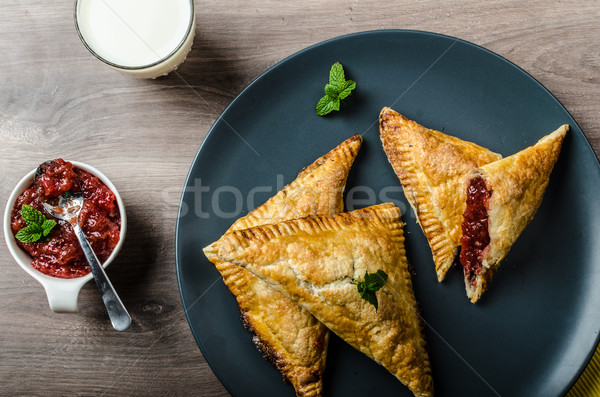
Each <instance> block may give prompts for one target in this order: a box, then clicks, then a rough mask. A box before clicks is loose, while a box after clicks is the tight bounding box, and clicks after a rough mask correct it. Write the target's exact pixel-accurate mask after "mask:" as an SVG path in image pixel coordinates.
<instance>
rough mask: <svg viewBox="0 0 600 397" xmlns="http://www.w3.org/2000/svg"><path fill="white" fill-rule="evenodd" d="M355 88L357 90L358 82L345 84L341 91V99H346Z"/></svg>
mask: <svg viewBox="0 0 600 397" xmlns="http://www.w3.org/2000/svg"><path fill="white" fill-rule="evenodd" d="M355 88H356V81H353V80H348V81H346V82H345V83H344V85H343V86H342V89H341V90H340V93H339V97H340V99H344V98H346V97H347V96H348V95H350V93H351V92H352V90H353V89H355Z"/></svg>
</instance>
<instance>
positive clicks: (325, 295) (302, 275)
mask: <svg viewBox="0 0 600 397" xmlns="http://www.w3.org/2000/svg"><path fill="white" fill-rule="evenodd" d="M402 226H403V224H402V221H401V220H400V210H399V209H398V208H397V207H396V206H394V205H393V204H389V203H388V204H381V205H377V206H373V207H369V208H365V209H362V210H356V211H353V212H349V213H342V214H337V215H330V216H318V217H308V218H304V219H295V220H290V221H285V222H281V223H277V224H269V225H264V226H260V227H255V228H250V229H245V230H239V231H233V232H230V233H227V234H225V235H224V236H223V238H221V239H220V240H219V241H218V242H217V243H215V244H213V245H211V246H210V247H208V248H207V249H206V251H205V253H206V255H207V257H208V258H210V259H211V260H215V258H218V259H220V260H226V261H229V262H231V263H235V264H236V265H239V266H242V267H245V268H246V269H248V270H250V271H251V272H253V273H254V274H256V275H257V276H259V277H261V278H262V279H264V280H265V281H267V282H268V283H269V284H270V285H272V286H273V287H274V288H276V289H277V290H279V291H281V292H282V293H283V294H286V296H288V297H290V299H292V300H294V301H297V302H298V303H299V304H300V305H301V306H303V307H304V308H306V309H307V310H309V311H310V312H311V313H312V314H314V315H315V317H316V318H317V319H318V320H319V321H321V322H322V323H323V324H325V325H326V326H327V327H328V328H329V329H331V330H332V331H333V332H335V333H336V334H337V335H339V336H340V337H341V338H342V339H344V340H345V341H346V342H348V343H349V344H350V345H351V346H353V347H354V348H356V349H358V350H360V351H361V352H363V353H364V354H366V355H367V356H369V357H371V358H372V359H373V360H375V361H376V362H378V363H379V364H381V365H383V366H384V367H385V368H386V369H388V370H389V371H390V372H391V373H392V374H394V375H395V376H396V377H397V378H398V379H399V380H400V381H401V382H402V383H403V384H405V385H406V386H408V388H409V389H410V390H411V391H412V392H413V393H414V394H415V395H416V396H432V395H433V383H432V377H431V368H430V363H429V358H428V354H427V350H426V343H425V339H424V336H423V329H422V322H421V318H420V316H419V314H418V309H417V303H416V301H415V297H414V294H413V290H412V282H411V277H410V274H409V271H408V263H407V260H406V256H405V251H404V236H403V232H402ZM379 269H381V270H383V271H385V272H386V273H387V275H388V281H387V283H386V284H385V285H384V286H383V287H382V288H381V289H380V290H379V291H377V292H376V296H377V299H378V303H379V308H378V309H377V310H375V307H374V306H373V305H372V304H370V303H368V302H367V301H366V300H364V299H362V298H361V296H360V294H359V292H358V289H357V285H355V284H354V283H353V280H355V279H361V278H363V277H364V276H365V272H367V271H368V272H369V273H375V272H376V271H377V270H379Z"/></svg>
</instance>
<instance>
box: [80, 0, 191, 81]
mask: <svg viewBox="0 0 600 397" xmlns="http://www.w3.org/2000/svg"><path fill="white" fill-rule="evenodd" d="M75 7H76V9H75V20H76V25H77V28H78V31H79V35H80V37H81V40H82V41H83V43H84V44H85V45H86V47H87V48H88V49H89V50H90V51H91V52H92V53H93V54H94V55H96V57H98V58H99V59H101V60H102V61H104V62H106V63H108V64H109V65H111V66H113V67H114V68H116V69H118V70H120V71H122V72H125V73H128V74H133V75H136V76H140V77H151V78H154V77H157V76H160V75H164V74H167V73H169V72H170V71H172V70H174V69H176V68H177V66H179V64H180V63H181V62H183V60H184V59H185V57H186V56H187V54H188V52H189V50H190V48H191V45H192V42H193V38H194V30H195V18H194V5H193V0H78V1H77V2H76V6H75Z"/></svg>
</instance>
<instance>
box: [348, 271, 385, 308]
mask: <svg viewBox="0 0 600 397" xmlns="http://www.w3.org/2000/svg"><path fill="white" fill-rule="evenodd" d="M387 279H388V275H387V274H386V273H385V272H384V271H383V270H381V269H379V270H377V271H376V272H375V273H369V272H368V271H367V272H365V278H364V279H363V280H360V279H354V280H352V282H353V283H354V284H356V288H357V289H358V293H359V294H360V297H361V298H363V299H364V300H366V301H367V302H369V303H370V304H372V305H373V306H375V310H377V309H378V308H379V303H378V302H377V295H376V294H375V292H377V291H379V290H380V289H381V288H382V287H383V286H384V285H385V283H386V282H387Z"/></svg>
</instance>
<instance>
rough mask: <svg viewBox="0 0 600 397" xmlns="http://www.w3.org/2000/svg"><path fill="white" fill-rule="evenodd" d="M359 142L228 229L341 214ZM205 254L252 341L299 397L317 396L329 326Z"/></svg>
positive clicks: (324, 161) (321, 162) (351, 143)
mask: <svg viewBox="0 0 600 397" xmlns="http://www.w3.org/2000/svg"><path fill="white" fill-rule="evenodd" d="M361 143H362V139H361V137H360V136H358V135H355V136H353V137H352V138H350V139H347V140H346V141H344V142H342V143H341V144H340V145H338V146H337V147H336V148H334V149H333V150H331V151H330V152H329V153H327V154H326V155H324V156H322V157H320V158H319V159H317V160H316V161H315V162H314V163H312V164H311V165H309V166H308V167H306V168H305V169H303V170H302V171H301V172H300V173H299V175H298V177H297V178H296V180H294V181H293V182H292V183H290V184H289V185H287V186H286V187H284V188H283V189H282V190H281V191H279V192H278V193H277V194H276V195H275V196H273V197H271V198H270V199H269V200H268V201H267V202H266V203H264V204H263V205H261V206H260V207H258V208H256V209H254V210H253V211H252V212H250V213H249V214H248V215H246V216H245V217H243V218H240V219H238V220H237V221H236V222H235V223H234V224H233V225H232V226H231V227H230V229H229V230H228V231H235V230H242V229H246V228H249V227H256V226H261V225H265V224H268V223H273V222H279V221H282V220H287V219H294V218H302V217H306V216H309V215H322V214H334V213H338V212H341V211H342V210H343V201H342V193H343V190H344V186H345V184H346V179H347V176H348V172H349V170H350V167H351V166H352V163H353V161H354V158H355V157H356V154H357V153H358V150H359V149H360V146H361ZM214 244H217V243H214ZM214 244H213V245H214ZM207 250H210V247H207V248H205V252H209V251H207ZM207 256H208V255H207ZM208 258H209V260H211V262H213V263H214V264H215V266H216V267H217V269H218V270H219V272H220V273H221V275H222V276H223V280H224V282H225V284H226V285H227V287H228V288H229V290H230V291H231V292H232V293H233V295H235V297H236V299H237V302H238V305H239V307H240V312H241V315H242V320H243V323H244V325H245V326H246V328H247V329H249V330H250V331H251V332H253V333H254V337H253V341H254V344H255V345H256V347H257V348H258V349H259V350H260V351H261V353H262V354H263V356H264V357H265V358H267V359H268V360H269V361H271V362H272V363H274V364H275V365H276V366H277V368H278V369H279V370H280V372H281V373H282V375H283V376H284V378H285V379H286V380H288V381H289V382H290V383H291V384H292V386H293V387H294V389H295V390H296V394H297V395H298V396H306V397H312V396H321V395H322V389H323V383H322V375H323V371H324V369H325V361H326V355H327V343H328V340H329V332H328V330H327V328H326V327H325V326H324V325H323V324H321V323H320V322H319V321H317V320H316V319H315V318H314V317H313V316H312V315H311V314H310V313H309V312H308V311H306V310H305V309H303V308H301V307H300V306H298V305H297V304H296V303H294V302H292V301H290V300H289V299H288V298H286V297H285V296H283V295H282V294H281V293H279V292H277V291H276V290H274V289H273V288H271V287H270V286H268V284H267V283H265V282H264V281H262V280H260V279H259V278H258V277H256V276H254V275H253V274H252V273H251V272H249V271H248V270H245V269H244V268H242V267H239V266H236V265H234V264H232V263H229V262H227V261H223V260H220V259H218V258H216V257H214V256H213V257H211V256H208Z"/></svg>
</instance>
